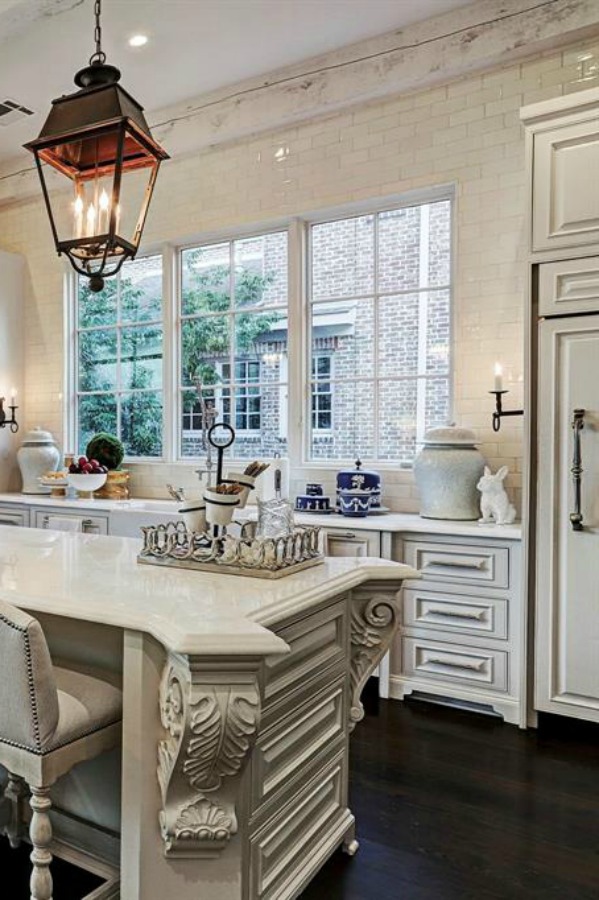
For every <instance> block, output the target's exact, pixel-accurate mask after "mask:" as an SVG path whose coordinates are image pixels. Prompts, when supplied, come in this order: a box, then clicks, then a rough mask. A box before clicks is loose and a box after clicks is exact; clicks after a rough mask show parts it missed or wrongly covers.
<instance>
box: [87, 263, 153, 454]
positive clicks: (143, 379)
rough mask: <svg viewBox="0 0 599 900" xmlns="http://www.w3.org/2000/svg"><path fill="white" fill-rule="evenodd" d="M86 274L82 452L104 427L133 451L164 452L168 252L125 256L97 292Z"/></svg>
mask: <svg viewBox="0 0 599 900" xmlns="http://www.w3.org/2000/svg"><path fill="white" fill-rule="evenodd" d="M87 284H88V282H87V280H86V279H85V280H84V279H79V281H78V288H77V302H76V307H77V309H76V348H77V359H76V377H75V383H76V391H75V407H76V408H75V422H76V436H77V448H78V451H79V452H80V453H84V452H85V448H86V446H87V443H88V441H89V439H90V437H91V436H92V435H94V434H96V433H97V432H98V431H108V432H110V433H111V434H116V435H118V437H120V439H121V440H122V441H123V444H124V445H125V451H126V454H127V456H129V457H131V456H133V457H160V456H162V451H163V447H162V434H163V424H162V408H163V393H162V355H163V348H162V343H163V327H162V257H161V256H151V257H144V258H140V259H137V260H135V261H133V262H129V263H126V264H125V265H124V266H123V268H122V270H121V272H120V274H119V275H118V276H116V277H115V278H110V279H108V280H107V281H106V286H105V287H104V290H103V291H101V292H100V293H98V294H94V293H92V292H91V291H90V290H89V287H88V286H87Z"/></svg>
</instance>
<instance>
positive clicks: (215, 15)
mask: <svg viewBox="0 0 599 900" xmlns="http://www.w3.org/2000/svg"><path fill="white" fill-rule="evenodd" d="M470 2H471V0H470ZM465 5H468V0H466V2H465V0H417V2H416V0H104V2H103V13H102V27H103V48H104V50H105V51H106V54H107V56H108V62H110V63H113V64H114V65H116V66H118V67H119V68H120V69H121V71H122V73H123V78H122V83H123V85H124V86H125V87H126V88H127V90H129V91H130V92H131V93H132V94H133V96H135V97H136V98H137V99H138V100H139V101H140V102H141V103H145V105H146V107H147V112H148V119H149V121H150V123H151V122H152V111H153V110H158V109H161V108H164V107H167V106H170V105H172V104H174V103H178V102H181V101H185V100H187V99H191V98H193V97H197V96H198V95H200V94H203V93H205V92H207V91H212V90H215V89H218V88H223V87H226V86H227V85H230V84H234V83H236V82H239V81H242V80H244V79H247V78H251V77H254V76H259V75H262V74H265V73H267V72H270V71H272V70H274V69H278V68H281V67H284V66H286V65H289V64H292V63H297V62H300V61H301V60H303V59H307V58H309V57H312V56H316V55H318V54H321V53H325V52H327V51H330V50H335V49H338V48H340V47H343V46H345V45H347V44H351V43H353V42H356V41H359V40H362V39H365V38H369V37H375V36H377V35H379V34H383V33H384V32H388V31H394V30H397V29H401V28H403V27H405V26H407V25H410V24H412V23H414V22H418V21H422V20H424V19H427V18H430V17H432V16H436V15H440V14H442V13H445V12H448V11H450V10H452V9H455V8H457V7H459V6H465ZM137 33H143V34H146V35H147V36H148V38H149V40H148V43H147V44H146V46H145V47H143V48H140V49H132V48H131V47H129V45H128V39H129V38H130V37H131V36H132V35H134V34H137ZM93 49H94V45H93V0H0V102H1V101H3V100H4V99H11V100H13V101H16V102H17V103H18V104H21V105H23V106H25V107H28V108H29V109H31V110H34V111H35V115H33V116H27V117H26V118H24V119H22V120H20V121H18V122H15V123H13V124H10V125H4V126H3V125H2V124H1V122H2V120H1V118H0V161H3V160H7V159H9V158H12V157H15V156H18V155H20V154H23V156H24V155H25V151H22V150H21V145H22V144H23V143H24V142H25V141H27V140H30V139H31V138H32V137H36V136H37V133H38V131H39V130H40V128H41V125H42V123H43V121H44V119H45V116H46V114H47V112H48V109H49V105H50V101H51V100H52V99H53V98H54V97H57V96H60V95H61V94H64V93H70V92H71V91H73V90H74V89H75V88H74V85H73V75H74V73H75V72H76V71H77V69H79V68H82V67H83V66H84V65H86V64H87V61H88V59H89V57H90V55H91V53H92V51H93Z"/></svg>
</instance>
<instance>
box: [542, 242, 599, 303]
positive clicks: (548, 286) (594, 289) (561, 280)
mask: <svg viewBox="0 0 599 900" xmlns="http://www.w3.org/2000/svg"><path fill="white" fill-rule="evenodd" d="M592 312H599V256H591V257H585V258H583V259H565V260H560V262H555V263H543V264H542V265H540V266H539V315H541V316H564V315H566V316H569V315H571V314H576V313H592Z"/></svg>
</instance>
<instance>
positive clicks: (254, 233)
mask: <svg viewBox="0 0 599 900" xmlns="http://www.w3.org/2000/svg"><path fill="white" fill-rule="evenodd" d="M279 233H286V234H287V269H288V284H287V316H288V317H289V309H290V304H291V296H290V278H289V269H290V266H291V264H290V254H291V235H290V228H289V221H288V220H284V221H279V222H276V223H273V222H271V223H269V224H268V225H265V226H264V227H259V226H254V227H252V228H248V229H243V228H240V229H235V230H233V231H227V232H217V233H213V234H211V235H208V236H206V237H203V236H199V237H197V238H196V239H194V240H187V241H186V242H185V243H184V244H180V245H178V246H176V248H175V254H176V256H177V267H176V273H175V279H176V280H175V282H174V290H175V296H174V310H175V320H174V321H175V329H176V331H175V334H174V338H173V343H174V344H175V354H176V360H177V367H176V369H175V371H174V389H175V391H176V394H177V399H176V409H177V418H176V420H175V421H176V422H179V423H181V421H182V418H181V408H180V407H181V398H182V394H183V386H182V385H181V383H180V372H181V368H180V366H181V340H180V331H181V326H182V322H183V321H184V320H186V319H191V318H194V316H192V315H184V314H183V312H182V305H181V299H182V292H181V259H182V255H183V253H184V251H185V250H195V249H197V248H199V247H209V246H213V245H217V244H225V243H228V244H229V245H230V246H229V254H230V256H229V258H230V275H229V277H230V291H231V297H232V298H233V297H234V278H235V268H234V265H233V263H234V247H235V242H236V241H241V240H248V239H251V238H253V237H264V236H266V235H269V234H279ZM260 309H261V307H248V308H247V309H246V308H245V307H244V308H243V311H244V312H252V311H256V312H258V311H259V310H260ZM267 309H274V310H276V307H267ZM240 311H241V310H240V309H239V310H238V309H236V308H235V306H234V304H233V303H232V304H231V305H230V307H229V309H228V311H227V312H226V313H222V315H226V316H227V317H228V318H229V319H230V320H231V319H234V318H235V316H236V315H238V314H239V312H240ZM288 324H289V318H288ZM288 330H289V329H288ZM230 333H233V334H234V329H233V327H232V326H231V328H230ZM287 347H288V349H289V339H288V343H287ZM229 362H230V363H231V365H232V366H233V365H234V362H235V359H234V354H233V353H232V354H231V356H230V360H229ZM232 374H233V372H232ZM235 384H236V382H235V380H234V379H232V380H231V382H230V384H228V385H224V384H223V385H218V387H217V388H216V390H220V391H222V390H223V389H225V388H229V389H231V392H232V395H233V396H234V388H235ZM253 386H254V387H258V388H262V387H267V388H272V387H273V384H271V383H270V382H264V381H262V380H259V381H258V382H256V384H255V385H253ZM279 386H283V387H284V385H282V384H281V385H279ZM187 390H189V388H187ZM216 390H215V393H216ZM233 396H231V400H233ZM231 415H232V416H233V417H234V416H235V411H234V410H232V411H231ZM260 415H261V416H262V412H261V413H260ZM176 427H177V426H175V428H176ZM233 427H235V426H233ZM235 431H236V433H238V434H239V436H240V437H244V438H248V437H249V438H251V437H256V436H259V435H260V433H261V430H260V429H239V430H237V429H235ZM174 446H175V447H176V456H175V457H174V459H173V462H176V463H181V464H183V465H189V464H190V462H191V463H192V462H193V460H194V459H197V457H193V456H183V432H182V429H181V427H180V426H179V427H178V430H177V432H176V433H175V444H174ZM236 461H237V462H240V463H242V462H243V460H242V459H238V460H235V459H231V460H230V462H236Z"/></svg>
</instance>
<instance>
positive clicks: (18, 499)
mask: <svg viewBox="0 0 599 900" xmlns="http://www.w3.org/2000/svg"><path fill="white" fill-rule="evenodd" d="M0 503H18V504H24V505H27V506H44V507H45V506H49V507H52V508H53V509H71V510H80V511H82V512H83V511H85V512H88V513H93V512H94V511H95V512H98V513H112V512H116V511H119V512H126V511H127V510H131V511H133V512H138V513H139V512H143V511H144V510H147V511H148V512H151V513H153V514H156V513H162V512H164V513H165V514H167V515H172V516H173V517H174V518H180V516H179V515H178V513H177V510H178V507H179V504H178V503H177V502H176V501H174V500H146V499H143V498H139V499H133V500H125V501H119V500H95V499H94V500H92V501H90V500H77V499H73V500H71V499H67V500H65V499H61V498H57V497H48V496H45V495H41V494H38V495H36V494H0ZM247 513H248V517H252V516H255V514H256V512H255V509H253V508H252V507H248V508H247ZM295 518H296V521H297V522H298V523H300V524H304V525H309V524H312V525H319V526H321V527H322V528H342V529H344V530H346V531H354V530H356V529H358V530H365V531H390V532H414V533H417V534H425V535H426V534H438V535H443V534H445V535H449V536H451V535H455V536H456V537H472V538H493V539H499V540H512V541H514V540H515V541H518V540H521V537H522V526H521V525H520V523H515V524H514V525H480V524H479V523H478V522H459V521H455V520H448V519H423V518H422V517H421V516H419V515H416V514H415V513H383V514H379V515H371V516H366V518H364V519H361V518H355V519H354V518H351V517H348V516H341V515H338V514H337V513H329V514H318V513H296V516H295Z"/></svg>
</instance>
